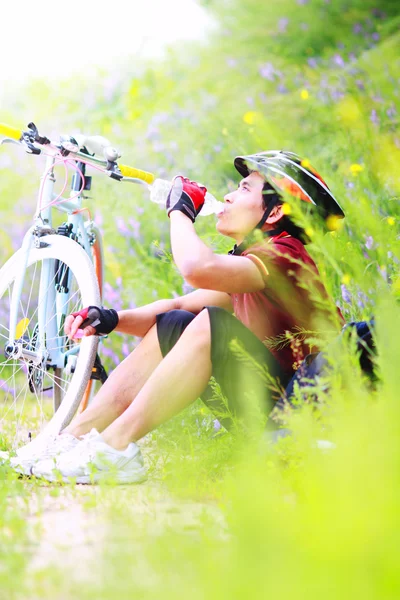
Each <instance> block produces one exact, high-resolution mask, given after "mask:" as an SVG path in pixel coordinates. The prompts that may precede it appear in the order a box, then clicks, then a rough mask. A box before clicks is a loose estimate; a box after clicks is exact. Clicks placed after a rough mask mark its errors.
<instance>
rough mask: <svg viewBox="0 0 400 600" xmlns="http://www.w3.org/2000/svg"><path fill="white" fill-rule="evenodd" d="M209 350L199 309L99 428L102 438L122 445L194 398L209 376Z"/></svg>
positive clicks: (208, 335) (206, 325) (206, 327)
mask: <svg viewBox="0 0 400 600" xmlns="http://www.w3.org/2000/svg"><path fill="white" fill-rule="evenodd" d="M210 350H211V328H210V319H209V316H208V311H207V310H203V311H202V312H201V313H200V314H199V315H198V316H197V317H196V318H195V319H194V320H193V321H192V322H191V323H190V324H189V325H188V326H187V328H186V329H185V331H184V332H183V334H182V336H181V337H180V338H179V340H178V342H177V343H176V344H175V346H174V347H173V348H172V349H171V350H170V352H169V353H168V354H167V355H166V356H165V358H164V359H163V360H162V361H161V362H160V363H159V364H158V366H157V367H156V369H155V370H154V371H153V373H152V374H151V375H150V377H149V378H148V379H147V381H146V383H144V385H143V387H142V388H141V390H140V392H139V393H138V395H137V396H136V399H135V402H133V404H131V405H130V406H129V408H127V409H126V410H125V412H124V413H123V414H121V416H119V417H118V418H117V419H116V420H115V421H114V422H113V423H112V424H111V425H110V426H109V427H107V429H105V431H103V433H102V438H103V439H104V441H105V442H106V443H107V444H109V445H110V446H113V447H114V448H116V449H118V450H122V449H125V448H126V447H127V446H128V444H129V443H130V442H132V441H137V440H139V439H140V438H142V437H143V436H144V435H146V433H148V432H149V431H151V430H153V429H155V428H156V427H157V426H158V425H160V424H161V423H164V422H165V421H167V420H168V419H170V418H171V417H173V416H174V415H176V414H177V413H179V412H180V411H181V410H182V409H183V408H185V407H186V406H188V405H189V404H191V403H192V402H194V401H195V400H196V399H197V398H198V397H199V396H200V395H201V393H202V392H203V391H204V389H205V388H206V386H207V384H208V382H209V379H210V377H211V372H212V364H211V356H210V354H211V353H210Z"/></svg>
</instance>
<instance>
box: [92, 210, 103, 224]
mask: <svg viewBox="0 0 400 600" xmlns="http://www.w3.org/2000/svg"><path fill="white" fill-rule="evenodd" d="M94 222H95V223H96V225H97V226H98V227H101V226H102V225H103V215H102V214H101V213H100V212H98V211H97V210H96V213H95V215H94Z"/></svg>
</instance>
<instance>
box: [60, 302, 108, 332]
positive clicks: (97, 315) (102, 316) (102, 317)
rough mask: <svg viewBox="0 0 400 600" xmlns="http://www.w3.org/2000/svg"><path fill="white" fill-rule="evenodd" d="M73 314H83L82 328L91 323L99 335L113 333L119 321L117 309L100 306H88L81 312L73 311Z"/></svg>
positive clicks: (74, 315)
mask: <svg viewBox="0 0 400 600" xmlns="http://www.w3.org/2000/svg"><path fill="white" fill-rule="evenodd" d="M72 316H73V317H77V316H81V317H82V318H83V323H82V324H81V328H82V329H84V328H85V327H88V326H89V325H91V326H92V327H94V328H95V330H96V333H97V334H98V335H107V334H108V333H111V332H112V331H113V330H114V329H115V328H116V326H117V325H118V322H119V318H118V313H117V311H116V310H114V309H113V308H103V307H99V306H88V307H87V308H83V309H82V310H80V311H79V312H75V313H72Z"/></svg>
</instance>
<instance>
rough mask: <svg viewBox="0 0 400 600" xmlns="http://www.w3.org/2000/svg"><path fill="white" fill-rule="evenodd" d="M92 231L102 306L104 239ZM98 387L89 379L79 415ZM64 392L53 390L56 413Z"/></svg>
mask: <svg viewBox="0 0 400 600" xmlns="http://www.w3.org/2000/svg"><path fill="white" fill-rule="evenodd" d="M92 229H93V230H94V232H95V241H94V244H93V246H92V248H91V250H92V261H93V266H94V271H95V274H96V280H97V285H98V287H99V293H100V304H101V303H102V299H103V284H104V255H103V244H102V238H101V234H100V231H99V230H98V229H97V227H93V228H92ZM54 376H55V377H58V376H61V373H60V370H59V369H56V370H55V372H54ZM96 387H97V386H96V384H95V381H94V380H93V379H89V381H88V383H87V386H86V388H85V391H84V393H83V396H82V399H81V401H80V404H79V407H78V413H81V412H83V411H84V410H86V408H87V407H88V405H89V404H90V402H91V401H92V399H93V397H94V396H95V394H96ZM62 392H63V391H62V389H61V387H58V386H55V387H54V390H53V407H54V412H56V411H57V410H58V409H59V407H60V405H61V402H62V400H63V397H64V394H63V393H62Z"/></svg>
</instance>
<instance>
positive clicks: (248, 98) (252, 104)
mask: <svg viewBox="0 0 400 600" xmlns="http://www.w3.org/2000/svg"><path fill="white" fill-rule="evenodd" d="M246 102H247V104H248V105H249V106H254V98H252V97H251V96H247V98H246Z"/></svg>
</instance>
